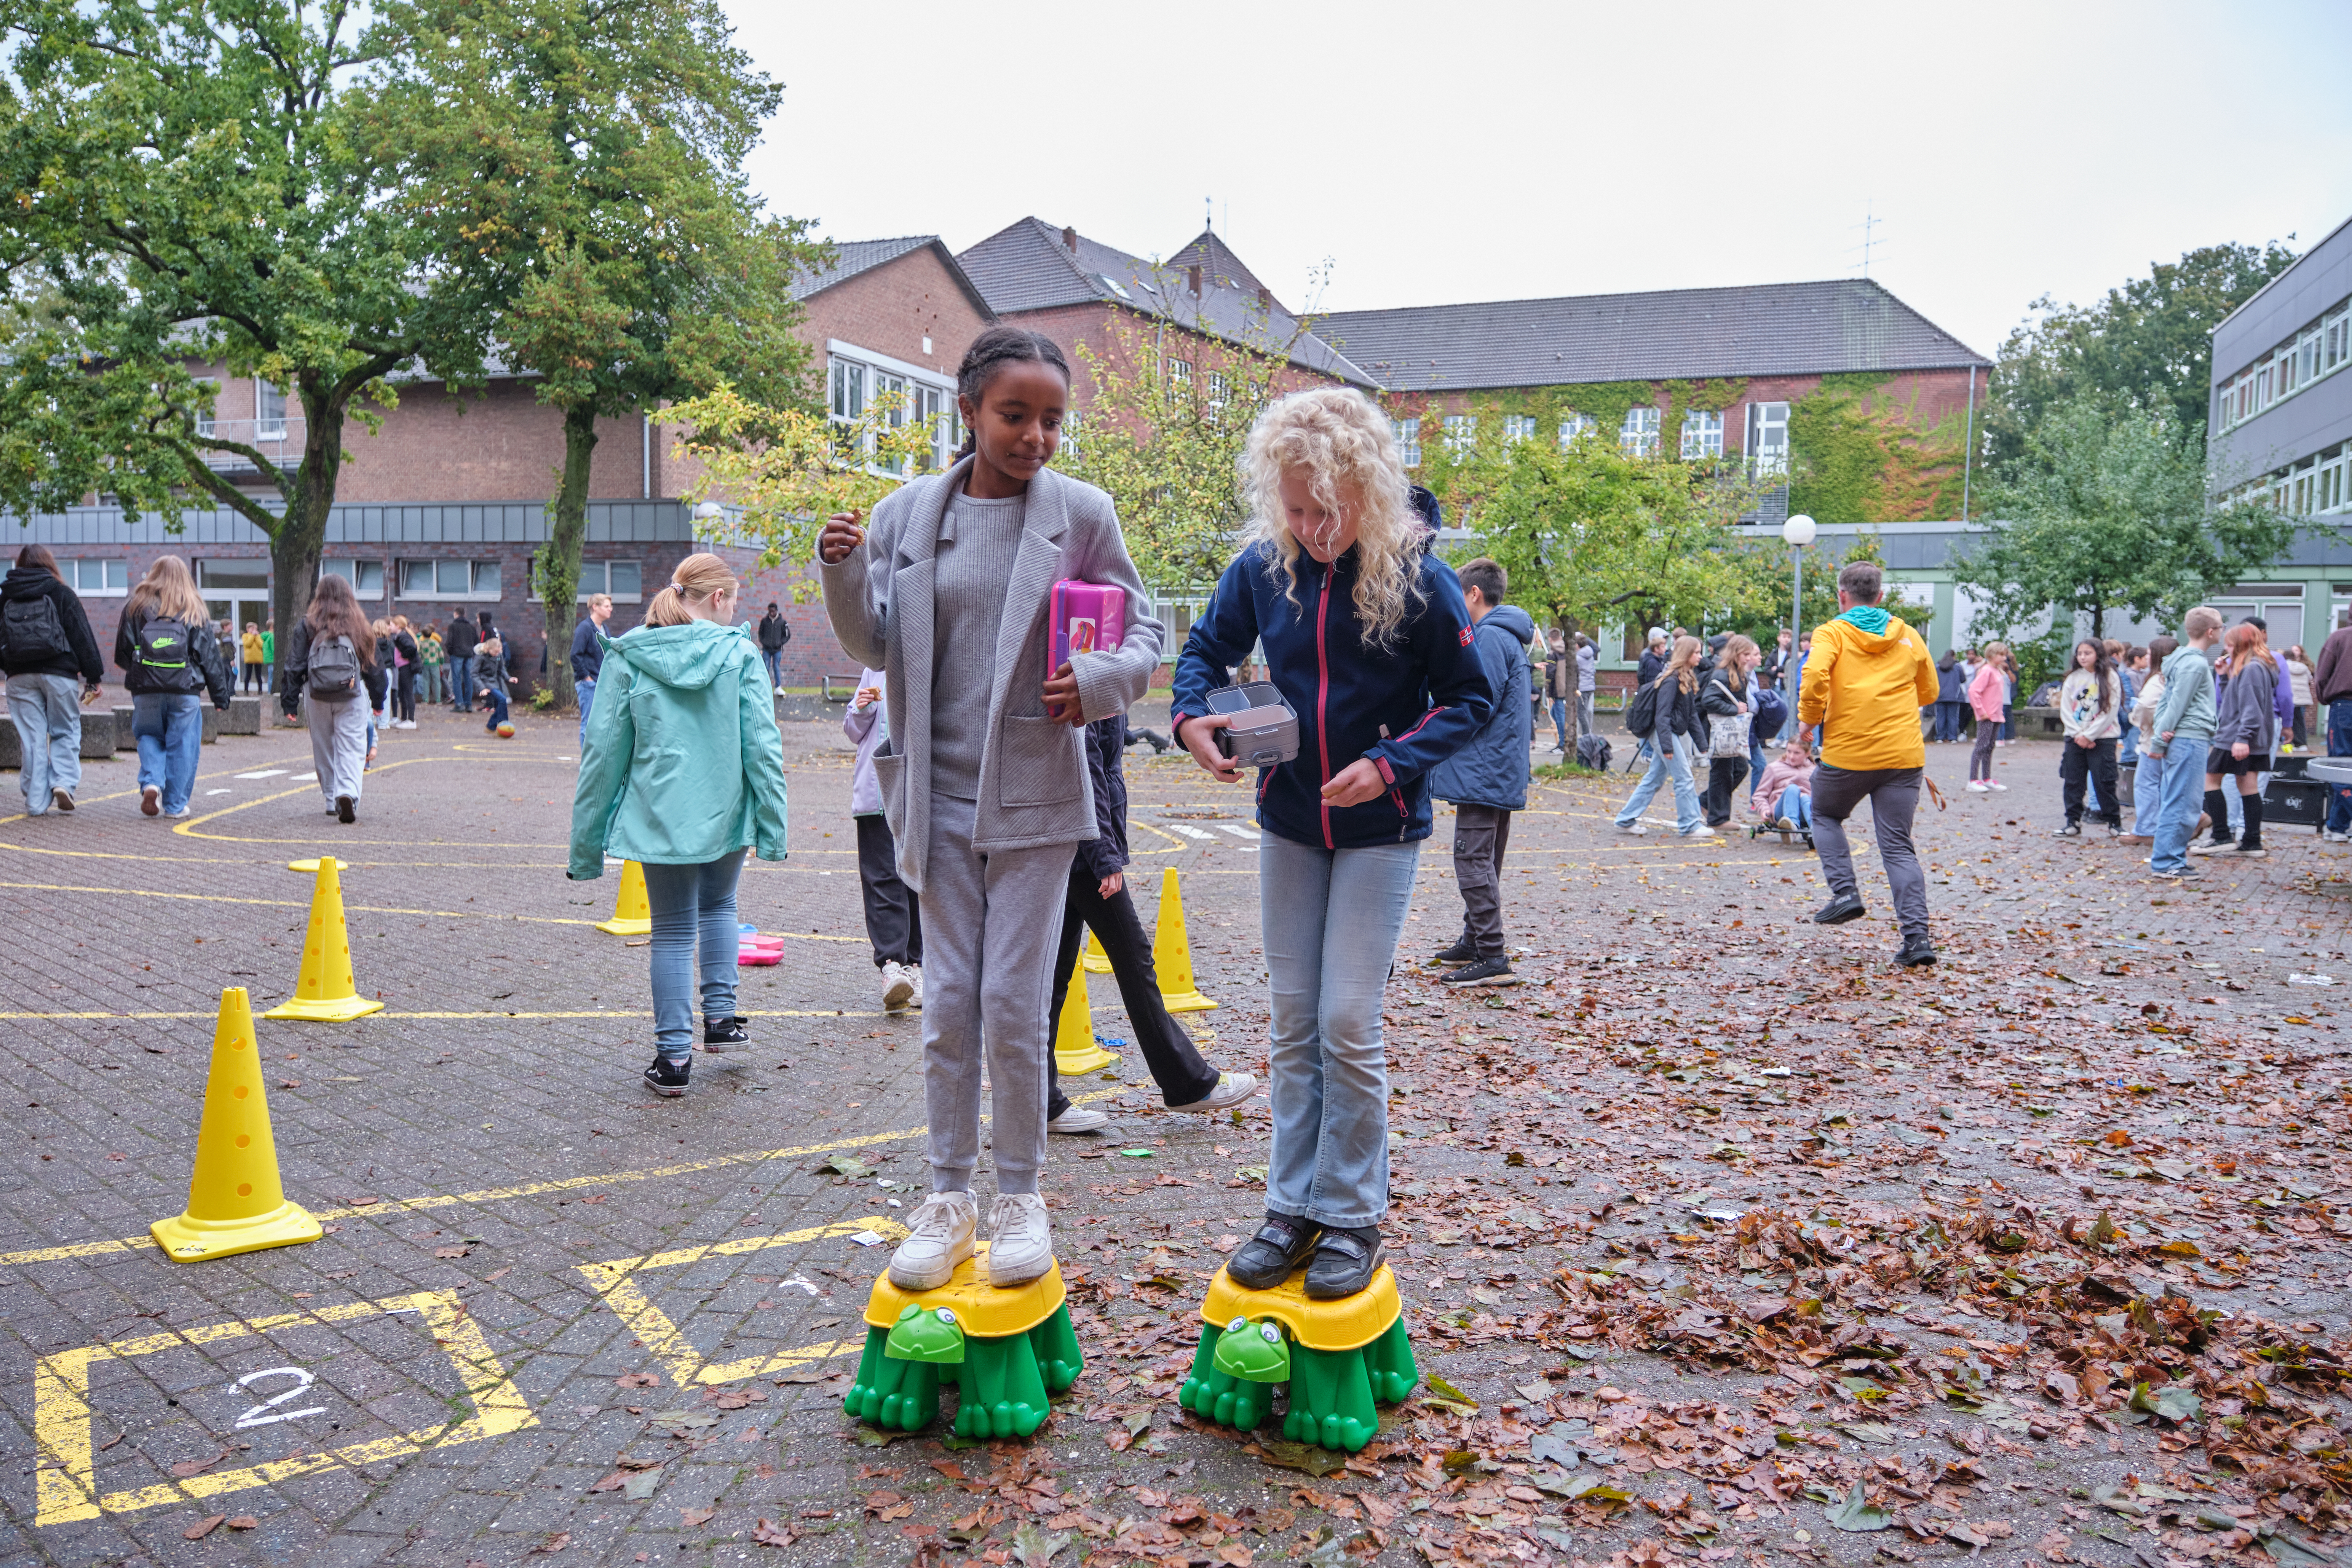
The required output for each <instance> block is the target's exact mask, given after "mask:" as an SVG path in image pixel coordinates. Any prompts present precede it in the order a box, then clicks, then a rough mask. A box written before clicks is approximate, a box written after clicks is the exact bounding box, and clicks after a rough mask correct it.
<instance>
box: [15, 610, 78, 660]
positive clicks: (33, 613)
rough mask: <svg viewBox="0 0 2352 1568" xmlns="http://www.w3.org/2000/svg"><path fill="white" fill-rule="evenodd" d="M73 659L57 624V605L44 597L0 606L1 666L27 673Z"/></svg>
mask: <svg viewBox="0 0 2352 1568" xmlns="http://www.w3.org/2000/svg"><path fill="white" fill-rule="evenodd" d="M61 658H64V659H69V658H73V646H72V645H71V644H70V643H68V642H67V641H66V629H65V627H64V626H60V625H59V624H58V602H57V601H56V600H55V599H52V598H51V597H49V596H48V595H47V594H43V595H40V596H39V597H37V598H32V599H11V600H9V601H8V602H7V603H6V604H5V605H0V662H5V664H6V665H7V667H8V668H10V669H17V670H30V669H32V668H35V667H37V666H39V665H44V664H55V663H56V662H57V661H58V660H59V659H61Z"/></svg>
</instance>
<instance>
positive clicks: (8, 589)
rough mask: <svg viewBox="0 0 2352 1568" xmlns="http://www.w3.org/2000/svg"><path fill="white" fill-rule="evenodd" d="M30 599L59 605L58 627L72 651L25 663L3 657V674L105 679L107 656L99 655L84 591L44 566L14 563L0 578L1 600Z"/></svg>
mask: <svg viewBox="0 0 2352 1568" xmlns="http://www.w3.org/2000/svg"><path fill="white" fill-rule="evenodd" d="M30 599H47V600H49V601H50V602H51V603H53V604H54V605H57V612H58V630H59V631H61V632H63V633H65V636H66V643H67V646H68V647H69V648H70V649H71V650H72V651H71V652H69V653H67V654H64V655H61V656H59V657H58V658H50V659H43V660H40V661H37V662H35V663H29V664H25V665H11V664H8V663H7V662H6V661H5V658H0V674H5V675H79V676H80V677H81V678H82V679H83V681H84V682H85V683H87V684H89V685H91V686H96V685H98V684H99V683H100V682H101V681H103V680H104V679H106V660H105V659H104V658H101V657H100V654H99V651H98V635H97V634H96V633H95V632H92V631H91V630H90V629H89V616H87V615H85V614H84V613H83V612H82V607H81V595H79V594H77V593H75V592H74V591H73V590H72V589H71V588H68V587H67V586H66V585H65V584H64V583H63V582H62V581H60V580H59V579H58V574H56V573H54V572H51V571H48V570H47V569H46V568H44V567H39V566H16V567H12V568H11V569H10V570H9V573H8V575H7V576H6V577H5V579H0V604H8V603H12V602H16V603H22V602H24V601H26V600H30Z"/></svg>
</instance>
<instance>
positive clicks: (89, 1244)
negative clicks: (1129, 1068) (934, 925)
mask: <svg viewBox="0 0 2352 1568" xmlns="http://www.w3.org/2000/svg"><path fill="white" fill-rule="evenodd" d="M205 1016H210V1015H209V1014H207V1015H205ZM1124 1092H1126V1086H1125V1085H1123V1084H1122V1085H1120V1086H1119V1087H1118V1088H1116V1089H1095V1090H1092V1091H1091V1092H1089V1093H1087V1094H1074V1095H1072V1096H1071V1097H1070V1099H1071V1100H1072V1102H1073V1103H1075V1104H1078V1105H1084V1104H1087V1102H1089V1101H1091V1100H1109V1099H1112V1098H1114V1097H1116V1096H1118V1095H1119V1094H1122V1093H1124ZM925 1131H928V1129H926V1128H922V1127H908V1128H903V1129H901V1130H900V1131H896V1132H866V1133H861V1134H859V1135H858V1136H856V1137H855V1138H836V1139H835V1140H833V1142H829V1143H803V1144H801V1145H799V1146H798V1147H796V1148H791V1149H753V1150H749V1151H747V1152H742V1153H738V1154H716V1155H713V1156H712V1157H710V1158H709V1159H708V1160H687V1161H681V1162H679V1163H677V1164H674V1165H654V1166H648V1167H646V1169H643V1170H636V1171H610V1172H606V1173H604V1174H603V1175H597V1176H564V1177H561V1178H559V1179H557V1180H554V1181H550V1182H523V1183H520V1184H516V1185H514V1186H510V1187H484V1188H482V1189H481V1190H479V1191H478V1192H471V1193H449V1194H438V1195H436V1196H432V1197H422V1198H394V1199H392V1200H390V1201H389V1202H385V1203H379V1204H369V1205H366V1206H364V1207H362V1208H351V1209H343V1210H339V1211H337V1212H338V1213H339V1214H341V1215H353V1216H358V1215H372V1214H400V1213H404V1212H413V1211H418V1210H427V1209H440V1208H448V1207H451V1206H453V1205H457V1204H491V1203H498V1202H499V1201H500V1200H502V1199H505V1198H528V1197H536V1196H538V1195H540V1194H542V1193H569V1192H577V1191H578V1190H579V1189H580V1188H582V1187H606V1186H612V1187H617V1186H623V1185H625V1184H628V1183H631V1182H656V1181H661V1180H663V1179H664V1178H666V1177H669V1176H690V1175H692V1174H694V1173H696V1172H698V1171H715V1170H720V1169H724V1168H725V1167H727V1166H730V1165H757V1164H760V1163H762V1162H764V1161H768V1160H798V1159H802V1158H804V1157H805V1156H807V1155H810V1154H831V1153H835V1152H838V1151H840V1150H843V1149H866V1148H871V1147H873V1146H874V1145H875V1144H877V1143H895V1142H898V1141H899V1140H900V1139H902V1138H919V1137H921V1136H922V1135H923V1133H924V1132H925ZM154 1245H155V1238H154V1237H152V1236H148V1235H145V1234H143V1233H142V1234H141V1235H138V1236H126V1237H121V1238H119V1239H117V1240H113V1241H77V1242H70V1243H68V1244H67V1245H65V1246H63V1247H29V1248H26V1250H24V1251H21V1252H0V1268H5V1267H7V1266H9V1265H11V1264H19V1263H58V1262H63V1261H66V1260H68V1259H70V1258H103V1257H106V1256H108V1255H109V1254H112V1253H118V1252H137V1251H140V1250H142V1249H143V1248H152V1247H154ZM717 1245H725V1244H724V1243H720V1244H717Z"/></svg>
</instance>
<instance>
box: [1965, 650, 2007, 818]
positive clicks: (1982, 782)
mask: <svg viewBox="0 0 2352 1568" xmlns="http://www.w3.org/2000/svg"><path fill="white" fill-rule="evenodd" d="M2008 659H2009V645H2008V644H2007V643H2002V642H1989V643H1987V644H1985V646H1984V658H1982V659H1981V660H1979V662H1978V664H1977V672H1976V674H1974V675H1973V676H1971V677H1969V710H1970V711H1972V712H1974V713H1975V714H1976V716H1977V743H1976V744H1975V745H1974V746H1973V747H1971V748H1970V749H1969V789H1970V790H1971V791H1973V792H1974V793H1976V794H1978V795H1982V794H1984V793H1985V791H1987V790H1991V789H2003V790H2005V789H2007V788H2008V787H2009V786H2008V785H2007V784H2002V783H2000V781H1999V780H1997V779H1995V778H1994V777H1993V776H1992V748H1993V743H1994V742H1996V741H1999V740H2000V716H2001V713H2002V711H2003V710H2005V709H2006V708H2007V707H2008V706H2009V677H2008V676H2007V675H2005V674H2003V673H2002V671H2001V666H2002V665H2003V664H2005V663H2006V662H2007V661H2008Z"/></svg>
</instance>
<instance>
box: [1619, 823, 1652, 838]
mask: <svg viewBox="0 0 2352 1568" xmlns="http://www.w3.org/2000/svg"><path fill="white" fill-rule="evenodd" d="M1617 831H1618V832H1620V833H1632V834H1636V835H1639V834H1643V833H1647V832H1649V831H1650V828H1649V825H1648V824H1646V823H1641V822H1621V823H1619V824H1618V825H1617Z"/></svg>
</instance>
